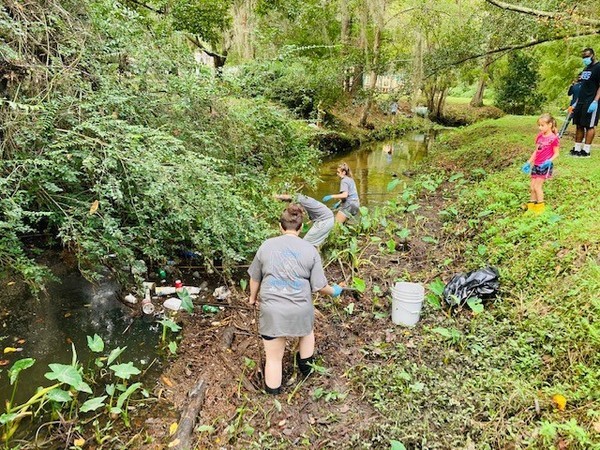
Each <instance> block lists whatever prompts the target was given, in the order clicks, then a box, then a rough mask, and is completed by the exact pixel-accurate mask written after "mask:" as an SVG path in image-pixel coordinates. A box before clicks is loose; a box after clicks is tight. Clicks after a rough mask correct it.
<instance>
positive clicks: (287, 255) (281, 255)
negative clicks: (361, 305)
mask: <svg viewBox="0 0 600 450" xmlns="http://www.w3.org/2000/svg"><path fill="white" fill-rule="evenodd" d="M303 215H304V210H303V208H302V207H301V206H300V205H298V204H291V205H288V207H287V208H286V210H285V211H284V212H283V213H282V215H281V218H280V219H279V227H280V230H281V232H282V236H278V237H274V238H271V239H267V240H266V241H265V242H263V244H262V245H261V246H260V248H259V249H258V251H257V252H256V255H255V256H254V260H253V261H252V264H251V265H250V268H249V269H248V274H249V275H250V298H249V299H248V302H249V303H250V304H251V305H256V304H257V303H258V304H259V305H260V316H259V317H260V319H259V332H260V334H261V337H262V339H263V345H264V348H265V356H266V358H265V371H264V373H265V386H266V388H265V390H266V391H267V392H268V393H270V394H278V393H279V392H280V389H281V379H282V373H283V371H282V360H283V355H284V353H285V344H286V337H287V336H292V337H299V338H300V340H299V343H298V350H299V351H298V353H297V354H296V360H297V362H298V367H299V369H300V372H302V374H303V375H305V376H308V375H309V374H310V372H311V370H312V368H311V363H312V361H313V354H314V347H315V335H314V331H313V326H314V320H315V314H314V308H313V304H312V293H313V292H320V293H321V294H325V295H332V296H335V297H337V296H339V295H340V294H341V292H342V288H341V287H340V286H338V285H333V286H329V285H328V284H327V279H326V278H325V273H324V270H323V264H322V262H321V257H320V256H319V252H318V251H317V249H316V248H315V247H313V246H312V245H311V244H309V243H308V242H307V241H305V240H303V239H300V237H299V236H298V235H299V234H300V229H301V228H302V216H303ZM259 292H260V302H259V295H258V294H259Z"/></svg>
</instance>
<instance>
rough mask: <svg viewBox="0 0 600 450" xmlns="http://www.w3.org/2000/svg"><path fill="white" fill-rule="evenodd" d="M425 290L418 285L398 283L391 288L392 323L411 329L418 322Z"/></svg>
mask: <svg viewBox="0 0 600 450" xmlns="http://www.w3.org/2000/svg"><path fill="white" fill-rule="evenodd" d="M424 298H425V288H424V287H423V286H422V285H420V284H419V283H408V282H405V281H400V282H398V283H396V284H395V285H394V287H392V322H394V323H395V324H396V325H404V326H407V327H411V326H413V325H415V324H416V323H417V322H418V321H419V317H420V316H421V308H422V307H423V299H424Z"/></svg>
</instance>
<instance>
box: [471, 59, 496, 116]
mask: <svg viewBox="0 0 600 450" xmlns="http://www.w3.org/2000/svg"><path fill="white" fill-rule="evenodd" d="M491 63H492V56H491V55H487V56H486V57H485V60H484V61H483V67H482V69H481V77H479V83H477V91H475V95H473V98H472V99H471V102H470V103H469V104H470V105H471V106H474V107H476V108H480V107H482V106H483V93H484V92H485V85H486V83H487V80H488V74H489V71H490V64H491Z"/></svg>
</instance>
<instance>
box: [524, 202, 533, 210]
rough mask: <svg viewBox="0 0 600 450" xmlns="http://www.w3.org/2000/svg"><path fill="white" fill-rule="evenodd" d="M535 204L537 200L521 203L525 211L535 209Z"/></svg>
mask: <svg viewBox="0 0 600 450" xmlns="http://www.w3.org/2000/svg"><path fill="white" fill-rule="evenodd" d="M533 205H535V202H527V203H521V209H522V210H523V211H531V210H532V209H533Z"/></svg>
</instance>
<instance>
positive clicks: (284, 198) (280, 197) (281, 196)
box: [273, 194, 292, 202]
mask: <svg viewBox="0 0 600 450" xmlns="http://www.w3.org/2000/svg"><path fill="white" fill-rule="evenodd" d="M273 197H275V199H277V200H281V201H282V202H289V201H290V200H292V196H291V195H288V194H275V195H274V196H273Z"/></svg>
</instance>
